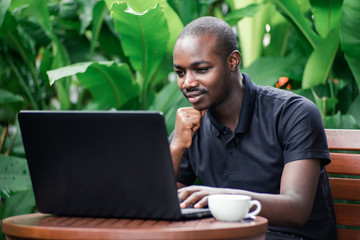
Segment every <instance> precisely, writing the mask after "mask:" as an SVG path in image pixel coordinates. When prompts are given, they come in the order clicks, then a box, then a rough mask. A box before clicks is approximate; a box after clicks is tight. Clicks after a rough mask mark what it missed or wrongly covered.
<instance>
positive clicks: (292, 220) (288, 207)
mask: <svg viewBox="0 0 360 240" xmlns="http://www.w3.org/2000/svg"><path fill="white" fill-rule="evenodd" d="M319 176H320V161H319V160H316V159H303V160H297V161H293V162H290V163H287V164H286V165H285V167H284V171H283V174H282V178H281V186H280V194H264V193H255V192H250V191H244V190H239V189H229V188H211V187H203V186H190V187H185V188H182V189H179V197H180V201H181V202H182V203H181V207H187V206H189V205H192V204H193V205H194V206H195V207H196V208H200V207H204V206H206V205H207V198H206V196H208V195H210V194H219V193H228V194H246V195H249V196H251V197H252V198H253V199H257V200H259V201H260V202H261V205H262V209H261V212H260V214H259V215H261V216H264V217H266V218H267V219H268V220H269V223H270V224H271V225H277V226H302V225H304V224H305V223H306V221H307V220H308V218H309V216H310V213H311V210H312V206H313V202H314V199H315V194H316V189H317V186H318V181H319ZM264 184H266V183H264Z"/></svg>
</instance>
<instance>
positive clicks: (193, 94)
mask: <svg viewBox="0 0 360 240" xmlns="http://www.w3.org/2000/svg"><path fill="white" fill-rule="evenodd" d="M205 93H206V91H205V90H202V89H201V90H192V91H185V92H183V94H184V96H185V97H186V98H187V99H188V100H189V102H190V103H191V104H196V103H199V102H200V101H201V99H202V98H203V97H204V95H205Z"/></svg>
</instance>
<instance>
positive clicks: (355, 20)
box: [340, 0, 360, 90]
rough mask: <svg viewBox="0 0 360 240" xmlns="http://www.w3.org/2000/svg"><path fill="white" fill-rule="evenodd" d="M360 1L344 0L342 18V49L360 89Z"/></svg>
mask: <svg viewBox="0 0 360 240" xmlns="http://www.w3.org/2000/svg"><path fill="white" fill-rule="evenodd" d="M359 26H360V1H359V0H344V3H343V8H342V12H341V18H340V39H341V49H342V50H343V51H344V53H345V58H346V61H347V62H348V64H349V66H350V69H351V71H352V73H353V75H354V77H355V80H356V83H357V86H358V89H359V90H360V31H359Z"/></svg>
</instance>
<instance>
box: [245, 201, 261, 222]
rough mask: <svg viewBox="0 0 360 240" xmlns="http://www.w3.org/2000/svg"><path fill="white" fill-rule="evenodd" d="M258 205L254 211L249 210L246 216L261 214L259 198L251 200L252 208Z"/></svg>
mask: <svg viewBox="0 0 360 240" xmlns="http://www.w3.org/2000/svg"><path fill="white" fill-rule="evenodd" d="M254 205H256V208H255V210H254V211H252V212H249V213H248V214H247V215H246V217H245V218H250V217H253V216H256V215H258V214H259V212H260V211H261V203H260V202H259V201H258V200H251V202H250V209H251V208H252V207H253V206H254Z"/></svg>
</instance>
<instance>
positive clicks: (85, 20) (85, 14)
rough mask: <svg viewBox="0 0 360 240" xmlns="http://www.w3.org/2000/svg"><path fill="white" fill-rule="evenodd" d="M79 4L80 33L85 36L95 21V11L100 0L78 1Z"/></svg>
mask: <svg viewBox="0 0 360 240" xmlns="http://www.w3.org/2000/svg"><path fill="white" fill-rule="evenodd" d="M77 2H78V4H79V10H80V12H79V19H80V25H81V28H80V33H81V34H83V33H84V32H85V30H86V28H87V27H88V26H89V25H90V24H91V22H92V19H93V9H94V6H95V4H96V3H98V2H99V0H77Z"/></svg>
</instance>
